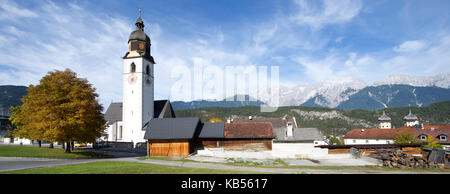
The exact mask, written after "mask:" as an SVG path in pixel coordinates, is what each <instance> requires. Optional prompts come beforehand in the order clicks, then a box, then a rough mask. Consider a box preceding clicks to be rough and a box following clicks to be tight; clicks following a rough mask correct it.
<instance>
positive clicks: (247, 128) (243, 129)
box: [194, 122, 275, 151]
mask: <svg viewBox="0 0 450 194" xmlns="http://www.w3.org/2000/svg"><path fill="white" fill-rule="evenodd" d="M202 129H203V130H202V131H201V133H200V135H199V137H198V138H197V139H196V140H194V143H195V144H194V147H195V149H196V150H201V149H204V148H223V149H224V150H226V151H267V150H272V139H274V138H275V137H274V134H273V130H272V124H271V123H269V122H252V123H249V122H238V123H220V124H219V123H205V124H204V127H203V128H202ZM211 132H214V133H213V134H212V133H211ZM210 134H211V135H210ZM215 134H221V135H222V137H219V136H218V135H216V136H214V135H215Z"/></svg>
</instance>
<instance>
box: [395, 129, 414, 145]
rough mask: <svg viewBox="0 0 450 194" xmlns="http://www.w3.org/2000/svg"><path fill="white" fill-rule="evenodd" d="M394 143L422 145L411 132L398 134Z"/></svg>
mask: <svg viewBox="0 0 450 194" xmlns="http://www.w3.org/2000/svg"><path fill="white" fill-rule="evenodd" d="M394 142H395V143H396V144H414V143H420V141H419V140H418V139H416V138H414V135H413V133H412V132H411V131H399V132H397V134H396V136H395V139H394Z"/></svg>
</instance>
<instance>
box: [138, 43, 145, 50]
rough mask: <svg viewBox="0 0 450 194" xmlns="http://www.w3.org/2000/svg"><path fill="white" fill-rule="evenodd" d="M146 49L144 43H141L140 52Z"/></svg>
mask: <svg viewBox="0 0 450 194" xmlns="http://www.w3.org/2000/svg"><path fill="white" fill-rule="evenodd" d="M144 49H145V47H144V43H142V42H141V43H139V50H141V51H144Z"/></svg>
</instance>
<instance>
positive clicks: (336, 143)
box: [330, 136, 343, 145]
mask: <svg viewBox="0 0 450 194" xmlns="http://www.w3.org/2000/svg"><path fill="white" fill-rule="evenodd" d="M330 143H331V144H332V145H343V143H342V142H341V141H340V140H339V138H337V137H334V136H333V137H331V138H330Z"/></svg>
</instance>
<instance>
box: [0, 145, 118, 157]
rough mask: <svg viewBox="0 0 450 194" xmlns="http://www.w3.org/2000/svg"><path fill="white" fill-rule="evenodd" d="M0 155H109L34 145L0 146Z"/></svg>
mask: <svg viewBox="0 0 450 194" xmlns="http://www.w3.org/2000/svg"><path fill="white" fill-rule="evenodd" d="M0 156H2V157H31V158H62V159H86V158H108V157H111V156H109V155H104V154H99V153H95V152H89V151H82V150H74V151H73V152H72V153H65V152H64V150H63V149H61V148H53V149H51V148H44V147H42V148H39V147H35V146H16V145H4V146H0Z"/></svg>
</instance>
